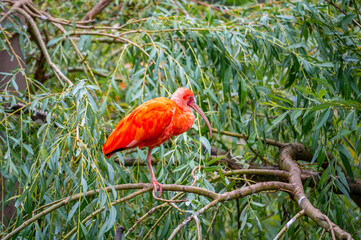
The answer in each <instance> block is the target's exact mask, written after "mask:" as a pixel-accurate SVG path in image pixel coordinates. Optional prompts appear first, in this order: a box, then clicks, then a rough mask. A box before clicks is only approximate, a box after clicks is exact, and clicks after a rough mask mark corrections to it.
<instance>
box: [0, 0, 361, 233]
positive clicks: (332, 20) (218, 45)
mask: <svg viewBox="0 0 361 240" xmlns="http://www.w3.org/2000/svg"><path fill="white" fill-rule="evenodd" d="M96 3H97V1H86V2H84V1H66V2H62V1H34V8H35V9H38V10H39V11H44V12H45V13H47V14H50V15H44V14H43V15H41V14H42V12H39V13H37V14H34V15H32V16H31V17H32V18H33V19H34V21H35V22H36V24H37V27H38V29H39V31H40V32H39V33H40V34H41V37H42V39H43V41H45V44H46V50H47V51H48V53H49V56H50V58H51V59H52V61H53V63H54V64H55V65H56V67H57V68H58V69H59V70H60V71H62V72H63V73H64V74H65V76H66V77H67V78H68V79H70V81H71V82H72V83H73V85H69V84H68V83H67V82H66V81H64V80H63V79H62V78H61V77H57V76H56V74H54V71H53V68H52V66H50V65H49V62H47V61H44V53H43V52H42V51H41V49H40V48H39V42H38V41H36V37H35V36H34V34H36V33H34V31H32V29H33V26H32V25H30V24H27V25H22V24H21V23H20V20H19V19H18V18H17V17H14V18H12V21H8V22H6V23H4V24H2V26H1V35H0V46H1V49H2V50H4V51H7V52H8V53H9V54H10V55H11V56H13V58H14V59H13V61H16V57H15V55H14V52H13V50H12V49H11V48H10V47H9V45H8V41H10V39H11V35H14V34H19V36H20V44H21V47H22V51H23V54H24V56H25V62H26V68H25V69H21V68H18V69H16V70H14V71H12V72H10V73H7V75H9V74H10V75H14V76H16V75H17V74H22V75H24V76H25V78H26V83H27V86H28V88H27V90H26V91H24V92H18V91H17V85H16V82H15V81H14V80H12V81H10V82H9V84H8V87H7V90H5V91H4V92H2V93H1V95H0V99H1V100H2V104H1V105H0V113H1V119H0V131H1V133H0V139H1V151H0V164H1V167H0V171H1V175H2V176H3V178H6V191H7V192H6V194H4V195H3V199H1V202H2V203H3V205H5V203H7V202H9V199H15V201H16V202H15V206H16V208H17V210H16V218H15V219H13V221H12V224H14V225H12V226H9V227H5V226H4V227H3V228H2V232H3V233H5V234H7V233H9V232H11V231H12V230H13V229H14V228H15V227H17V226H20V225H21V224H22V223H23V221H24V220H23V218H24V219H27V218H29V217H31V216H33V215H34V214H35V212H34V210H35V209H38V208H39V207H41V206H43V205H46V204H49V203H51V202H54V201H56V200H59V199H62V198H64V197H67V196H72V195H74V194H78V193H86V192H87V191H91V190H95V189H100V192H99V194H97V195H95V196H92V197H85V194H84V197H83V198H80V199H79V200H77V201H74V202H71V203H67V204H65V205H64V206H62V207H60V208H59V209H57V210H55V211H53V212H52V213H50V214H47V215H45V216H43V217H42V218H41V219H39V220H38V221H36V222H35V223H34V224H31V225H30V226H28V227H26V228H24V229H23V230H22V231H21V232H20V233H19V237H22V238H28V237H32V238H35V239H38V238H39V239H40V238H42V236H50V237H51V238H60V237H61V236H67V237H70V238H71V239H93V237H94V236H97V238H104V239H106V238H110V237H114V236H115V228H116V223H118V224H120V225H122V226H123V227H124V228H125V229H126V231H128V230H129V229H130V228H131V226H132V225H133V224H134V223H135V222H136V220H137V219H138V218H140V217H141V216H143V215H144V214H145V213H146V212H147V211H149V210H150V209H151V208H152V207H154V206H156V205H160V204H161V203H160V202H157V201H156V200H154V199H153V197H152V195H151V193H146V194H143V195H140V196H138V197H134V198H131V199H129V200H128V201H126V202H123V203H121V204H117V205H114V206H112V204H111V203H112V202H114V201H116V200H117V199H120V198H122V197H124V196H126V195H128V194H129V193H130V192H133V190H132V191H115V190H113V191H110V192H107V191H105V190H104V189H105V188H106V187H111V186H115V185H119V184H126V183H147V182H149V172H148V170H147V169H146V168H145V167H143V166H140V165H138V164H137V163H135V164H134V166H133V167H126V166H125V160H126V158H134V159H142V160H145V158H146V150H139V149H137V150H135V151H131V152H129V153H118V154H116V155H117V158H118V160H119V161H114V158H110V159H107V158H105V157H104V156H103V154H102V150H101V149H102V145H103V144H104V142H105V140H106V137H107V136H108V135H109V134H110V132H111V130H112V129H113V128H114V126H115V125H116V123H117V122H118V121H119V120H120V119H121V118H122V117H124V116H125V115H126V114H128V113H130V112H131V111H132V110H133V109H134V108H135V107H136V106H137V105H139V104H140V103H142V102H144V101H147V100H149V99H152V98H154V97H158V96H164V97H170V96H171V94H172V92H174V91H175V89H177V88H178V87H180V86H186V87H188V88H190V89H191V90H193V92H194V93H195V94H196V95H197V102H198V104H199V105H200V107H201V108H202V109H203V110H204V112H205V113H206V115H207V116H208V118H209V119H210V122H211V125H212V126H213V127H214V128H215V129H216V130H218V132H220V131H229V132H234V133H241V134H245V135H247V136H249V138H248V140H247V141H246V142H245V141H240V140H239V139H237V138H234V137H230V136H226V135H225V134H216V136H215V137H213V139H209V136H208V134H207V128H206V126H205V124H204V122H203V120H202V119H201V118H199V117H198V118H197V120H196V121H195V123H194V126H193V128H192V129H191V130H190V131H189V132H188V133H186V134H182V135H180V136H177V137H175V138H174V139H173V140H172V141H171V142H169V143H166V144H165V145H163V146H160V147H158V148H156V149H155V150H154V152H155V154H154V156H155V158H156V159H159V162H158V164H157V167H156V168H155V169H156V176H157V179H158V181H159V182H161V183H169V184H172V183H174V184H182V185H190V184H191V183H192V181H193V179H192V178H191V176H190V175H191V171H192V170H193V169H194V168H195V167H196V166H202V167H203V168H201V170H199V171H197V174H196V176H197V178H198V181H197V185H196V186H199V187H202V188H205V189H208V190H212V191H216V192H222V191H228V190H232V189H234V188H237V187H238V188H240V187H241V186H242V184H239V181H240V180H244V179H242V178H243V177H242V176H239V177H233V178H228V177H224V176H223V177H222V178H221V180H220V181H219V182H212V183H211V182H210V179H211V177H212V176H214V175H218V174H222V171H221V170H222V169H225V166H224V165H216V166H214V165H211V164H209V162H210V153H211V152H210V148H211V146H214V147H217V148H218V149H224V150H227V151H228V150H232V153H233V156H236V157H238V161H240V163H241V164H243V165H244V167H245V168H247V167H248V166H249V165H251V164H258V165H264V164H265V163H268V164H269V163H271V164H272V165H276V166H277V165H278V149H277V148H275V147H273V146H269V145H267V144H265V142H264V141H262V140H261V139H273V140H277V141H281V142H284V143H292V142H298V143H303V144H304V145H306V146H308V147H310V149H311V151H312V152H313V154H314V155H313V159H312V161H311V162H308V163H306V162H303V163H302V162H301V164H302V168H303V169H305V170H310V171H315V172H318V173H320V175H319V179H318V180H319V182H318V185H317V186H313V187H308V188H307V184H308V183H307V182H306V183H305V186H304V187H305V191H306V194H307V195H308V197H309V199H310V200H311V202H312V203H313V204H314V206H315V207H317V208H319V209H320V210H321V211H322V212H323V213H324V214H326V215H328V216H329V217H330V219H331V220H332V221H333V222H335V223H336V224H337V225H338V226H340V227H341V228H342V229H345V230H346V231H348V232H349V233H351V234H352V236H353V237H354V238H355V239H360V238H361V233H360V231H359V226H360V209H359V208H358V207H357V205H356V204H355V203H354V202H353V201H352V199H351V198H350V194H349V192H350V189H349V186H348V183H347V179H351V180H353V179H360V175H361V172H360V171H361V163H360V158H361V143H360V136H361V125H360V124H361V121H360V118H361V103H360V102H361V92H360V91H361V90H360V89H361V81H360V77H361V71H360V66H361V63H360V59H361V51H360V46H361V40H360V39H361V26H360V23H361V13H360V9H361V4H360V3H359V2H358V1H355V0H349V1H347V0H339V1H331V0H330V1H306V0H305V1H285V2H283V1H279V2H278V1H276V2H270V3H267V2H266V3H264V4H262V5H259V4H257V3H253V2H237V3H232V4H231V5H223V4H229V3H222V2H221V3H218V2H213V3H212V5H211V3H206V4H205V5H202V4H197V1H191V2H188V1H182V0H180V1H169V2H167V1H114V3H112V4H110V5H109V6H108V7H107V8H105V9H104V10H103V11H102V12H101V14H99V15H97V16H96V17H95V21H94V22H92V23H91V24H83V23H79V24H77V23H76V21H79V20H80V19H81V18H82V17H83V16H84V15H85V14H86V13H87V12H88V11H89V10H90V9H91V8H92V7H93V6H94V5H95V4H96ZM0 4H1V6H0V7H2V8H4V7H5V6H6V5H4V3H0ZM6 8H9V6H7V7H6ZM28 11H30V12H35V10H34V9H28ZM20 15H21V13H20ZM65 19H66V20H65ZM55 20H56V21H58V22H60V23H56V22H55ZM66 21H67V22H66ZM65 23H66V24H65ZM59 24H60V25H62V26H60V27H59ZM92 25H93V26H95V27H94V28H90V27H89V28H86V27H82V26H92ZM37 72H41V73H42V77H41V78H35V73H37ZM1 74H5V73H1ZM17 103H23V104H25V105H24V107H23V108H21V110H16V111H9V109H11V108H12V107H13V106H14V105H15V104H17ZM39 111H41V112H43V113H44V114H45V115H46V117H45V120H44V121H39V120H36V121H34V119H33V118H32V117H33V116H34V113H35V112H39ZM202 145H204V146H205V148H202ZM331 156H332V157H331ZM324 162H327V163H328V164H327V165H326V166H325V165H324V164H323V163H324ZM17 182H18V183H19V184H18V185H17ZM339 193H342V194H339ZM174 195H175V193H172V192H168V193H164V196H163V197H164V198H168V199H170V198H171V197H173V196H174ZM183 198H187V199H188V200H190V201H188V202H186V203H181V204H177V206H178V208H179V209H177V208H174V207H172V206H170V205H167V206H166V207H164V208H163V211H156V212H154V213H153V214H152V215H150V216H148V217H147V219H146V220H145V221H144V222H142V223H141V224H140V225H139V226H137V227H136V228H135V230H134V231H132V232H130V233H129V235H128V238H130V239H137V238H140V237H142V238H145V239H147V238H148V237H149V239H166V238H168V237H169V236H170V234H171V232H172V231H173V229H175V228H176V227H177V226H178V224H179V223H181V222H182V221H183V220H184V219H185V218H186V217H188V216H189V215H190V214H192V213H194V212H195V211H197V210H199V209H201V208H202V207H204V206H205V205H207V204H208V203H209V199H207V198H205V197H203V196H198V195H196V194H190V193H187V194H185V195H184V196H183ZM103 207H104V208H105V211H103V212H101V213H100V214H98V215H96V216H94V217H92V218H90V219H91V220H89V221H86V222H82V221H83V220H84V219H85V218H86V217H87V216H88V215H90V214H92V213H94V212H95V211H96V210H97V209H101V208H103ZM237 208H238V211H239V212H238V213H237ZM180 209H181V210H182V211H180ZM42 210H43V209H40V210H39V211H42ZM299 210H300V209H299V207H298V205H297V203H296V202H294V201H293V200H292V199H291V198H290V196H289V195H287V194H285V193H279V192H269V193H259V194H254V195H251V196H249V197H245V198H242V199H239V200H238V201H233V202H227V203H224V204H222V205H218V206H215V207H214V208H211V209H210V210H209V211H207V212H205V213H204V214H203V215H201V216H199V222H200V229H201V234H202V235H203V236H209V238H210V239H236V238H242V239H272V238H273V237H274V236H275V235H276V234H277V233H278V232H279V230H280V229H281V228H282V225H283V224H284V223H285V222H286V221H288V220H289V219H290V218H291V217H292V216H294V215H295V214H296V213H297V212H298V211H299ZM26 215H27V216H26ZM73 228H76V229H75V232H74V234H73V235H67V234H68V233H69V232H70V231H71V230H72V229H73ZM323 234H325V233H323V232H322V229H321V228H319V227H318V226H317V225H316V224H315V223H314V222H313V221H312V220H308V219H307V218H301V219H299V220H298V221H297V223H295V225H294V226H293V227H292V228H291V229H289V230H288V231H287V233H286V238H292V239H293V238H297V239H305V238H307V239H317V238H320V237H321V236H322V235H323ZM326 234H328V233H326ZM196 238H197V228H196V225H195V224H193V223H192V224H188V225H187V226H185V227H184V229H183V231H182V232H180V233H179V234H178V235H177V239H196Z"/></svg>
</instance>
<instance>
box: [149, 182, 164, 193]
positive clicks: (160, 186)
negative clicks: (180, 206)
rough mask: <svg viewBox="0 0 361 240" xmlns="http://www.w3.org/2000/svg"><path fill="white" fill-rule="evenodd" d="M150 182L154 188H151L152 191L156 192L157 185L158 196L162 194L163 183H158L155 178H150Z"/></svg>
mask: <svg viewBox="0 0 361 240" xmlns="http://www.w3.org/2000/svg"><path fill="white" fill-rule="evenodd" d="M152 184H153V186H154V189H153V192H154V193H157V185H158V186H159V195H158V197H160V196H161V195H162V188H163V185H162V184H160V183H159V182H157V180H152Z"/></svg>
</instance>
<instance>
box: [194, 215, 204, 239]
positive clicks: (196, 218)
mask: <svg viewBox="0 0 361 240" xmlns="http://www.w3.org/2000/svg"><path fill="white" fill-rule="evenodd" d="M193 218H194V221H195V222H196V227H197V235H198V240H201V239H202V235H201V227H200V224H199V219H198V217H197V215H194V216H193Z"/></svg>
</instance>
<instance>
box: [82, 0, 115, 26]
mask: <svg viewBox="0 0 361 240" xmlns="http://www.w3.org/2000/svg"><path fill="white" fill-rule="evenodd" d="M111 2H113V0H101V1H100V2H98V3H97V4H96V5H95V6H94V8H93V9H92V10H90V11H89V12H88V13H87V14H86V15H85V16H84V17H83V19H82V20H83V21H88V20H91V19H94V17H95V16H96V15H98V14H99V13H100V12H101V11H102V10H103V9H104V8H106V7H107V6H108V5H109V4H110V3H111Z"/></svg>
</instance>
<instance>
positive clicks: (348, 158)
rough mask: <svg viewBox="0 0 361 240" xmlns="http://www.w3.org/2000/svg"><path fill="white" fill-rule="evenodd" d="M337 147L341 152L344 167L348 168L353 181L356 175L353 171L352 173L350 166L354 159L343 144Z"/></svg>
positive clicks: (347, 170)
mask: <svg viewBox="0 0 361 240" xmlns="http://www.w3.org/2000/svg"><path fill="white" fill-rule="evenodd" d="M336 146H337V148H338V150H339V154H340V158H341V160H342V163H343V166H344V167H345V168H346V172H347V174H348V175H349V177H350V178H351V179H352V181H353V180H354V175H353V171H352V168H351V165H350V162H353V158H352V156H351V154H350V152H349V151H347V150H346V148H344V146H342V145H341V144H337V145H336Z"/></svg>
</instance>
